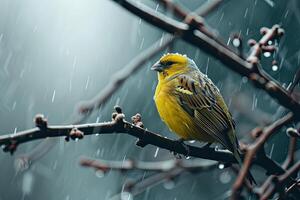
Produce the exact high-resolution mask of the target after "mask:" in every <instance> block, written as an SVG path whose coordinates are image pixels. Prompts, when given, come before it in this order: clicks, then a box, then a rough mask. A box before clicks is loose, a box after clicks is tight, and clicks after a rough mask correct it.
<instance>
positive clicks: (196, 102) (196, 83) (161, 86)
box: [151, 53, 254, 182]
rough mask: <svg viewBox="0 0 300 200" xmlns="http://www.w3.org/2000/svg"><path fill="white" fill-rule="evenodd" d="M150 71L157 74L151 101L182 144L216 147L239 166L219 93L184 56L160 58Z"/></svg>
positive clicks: (231, 125)
mask: <svg viewBox="0 0 300 200" xmlns="http://www.w3.org/2000/svg"><path fill="white" fill-rule="evenodd" d="M151 69H152V70H155V71H157V72H158V84H157V87H156V91H155V95H154V101H155V104H156V107H157V110H158V113H159V115H160V117H161V119H162V120H163V121H164V122H165V123H166V125H167V126H168V127H169V128H170V130H171V131H173V132H175V133H176V134H177V135H178V136H179V137H180V138H181V139H182V140H198V141H202V142H207V143H215V142H217V143H220V144H222V145H223V146H224V147H225V148H227V149H228V150H229V151H231V152H232V153H233V155H234V157H235V158H236V160H237V161H238V163H239V164H240V165H242V160H241V157H240V153H239V146H238V140H237V138H236V135H235V131H234V129H235V125H234V121H233V119H232V116H231V114H230V112H229V110H228V108H227V106H226V104H225V102H224V99H223V97H222V95H221V93H220V91H219V89H218V88H217V87H216V86H215V85H214V84H213V82H212V81H211V80H210V79H209V78H208V77H207V76H206V75H204V74H203V73H202V72H200V70H199V69H198V67H197V65H196V64H195V62H194V61H193V60H192V59H190V58H188V57H187V56H185V55H181V54H178V53H170V54H166V55H164V56H162V57H161V58H160V60H159V61H158V62H157V63H155V64H154V65H153V66H152V67H151ZM249 180H250V181H251V182H252V181H254V179H253V178H252V176H251V177H250V178H249Z"/></svg>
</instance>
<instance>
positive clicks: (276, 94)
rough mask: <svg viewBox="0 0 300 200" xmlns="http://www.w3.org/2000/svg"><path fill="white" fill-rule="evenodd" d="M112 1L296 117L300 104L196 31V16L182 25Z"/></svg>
mask: <svg viewBox="0 0 300 200" xmlns="http://www.w3.org/2000/svg"><path fill="white" fill-rule="evenodd" d="M114 1H115V2H116V3H118V4H120V5H121V6H122V7H123V8H125V9H127V10H128V11H130V12H131V13H133V14H135V15H137V16H139V17H141V18H142V19H144V20H145V21H147V22H149V23H150V24H152V25H154V26H156V27H158V28H161V29H162V30H164V31H166V32H169V33H171V34H174V35H176V36H178V37H180V38H182V39H183V40H185V41H186V42H188V43H190V44H192V45H194V46H196V47H198V48H200V49H201V50H203V51H204V52H206V53H208V54H210V55H211V56H213V57H215V58H216V59H218V60H219V61H220V62H222V63H223V64H224V65H225V66H227V67H228V68H230V69H231V70H233V71H235V72H237V73H239V74H240V75H242V76H246V77H248V78H249V79H250V80H251V81H252V82H253V83H254V85H255V86H256V87H257V88H260V89H263V90H265V91H266V92H267V93H268V94H269V95H270V96H271V97H273V98H274V99H276V100H277V101H278V102H279V103H280V104H281V105H283V106H284V107H286V108H288V109H290V110H291V111H292V112H294V114H295V115H296V117H297V118H298V114H299V113H300V112H299V111H300V104H299V103H298V102H297V101H296V100H295V99H294V98H293V97H292V96H291V95H290V94H289V93H288V92H287V91H286V90H285V89H284V88H283V87H281V86H280V85H279V84H278V83H277V82H276V80H274V79H273V78H272V77H270V76H269V75H267V74H266V73H265V72H263V71H262V70H258V68H257V65H255V64H254V63H250V62H248V61H247V60H245V59H243V58H241V57H240V56H239V55H237V54H236V53H235V52H234V51H233V50H230V49H228V48H226V47H225V45H222V44H220V43H219V42H217V41H218V40H217V38H213V37H211V35H207V34H205V32H201V31H200V30H198V27H199V25H200V24H203V23H202V20H201V19H202V18H199V16H197V15H195V14H191V15H189V17H188V18H189V20H188V21H186V22H185V23H182V22H178V21H176V20H174V19H171V18H169V17H167V16H165V15H163V14H160V13H157V12H155V11H154V10H153V9H151V8H149V7H147V6H145V5H142V4H135V3H133V2H132V1H130V0H120V1H117V0H114ZM270 30H271V31H273V30H277V31H276V32H277V35H278V36H280V35H281V32H280V31H279V32H278V30H279V29H277V28H276V27H275V28H271V29H270ZM270 35H272V34H270ZM266 38H267V37H266Z"/></svg>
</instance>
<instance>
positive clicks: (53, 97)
mask: <svg viewBox="0 0 300 200" xmlns="http://www.w3.org/2000/svg"><path fill="white" fill-rule="evenodd" d="M54 99H55V90H54V91H53V94H52V99H51V102H52V103H53V102H54Z"/></svg>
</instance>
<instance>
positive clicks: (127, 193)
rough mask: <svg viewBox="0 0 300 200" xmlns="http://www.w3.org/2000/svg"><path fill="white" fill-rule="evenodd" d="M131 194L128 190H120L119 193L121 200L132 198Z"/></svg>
mask: <svg viewBox="0 0 300 200" xmlns="http://www.w3.org/2000/svg"><path fill="white" fill-rule="evenodd" d="M132 199H133V197H132V194H131V193H130V192H122V193H121V200H132Z"/></svg>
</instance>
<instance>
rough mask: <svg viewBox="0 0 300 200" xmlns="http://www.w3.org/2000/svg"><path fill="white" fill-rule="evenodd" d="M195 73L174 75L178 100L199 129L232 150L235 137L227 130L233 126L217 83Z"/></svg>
mask: <svg viewBox="0 0 300 200" xmlns="http://www.w3.org/2000/svg"><path fill="white" fill-rule="evenodd" d="M195 73H196V72H194V76H193V77H192V78H191V77H190V76H189V75H179V76H178V77H176V78H177V80H178V81H177V82H178V86H177V89H176V95H178V97H179V98H178V99H179V101H180V104H181V106H182V107H183V109H184V110H186V111H187V113H189V115H190V116H192V117H193V118H194V120H195V121H196V123H197V125H198V126H199V128H200V129H201V131H205V133H206V134H208V135H210V136H212V137H213V138H214V139H215V140H216V141H218V142H220V143H221V144H222V145H224V146H225V147H226V148H227V149H228V150H230V151H233V148H234V146H235V145H236V138H235V136H234V135H229V134H228V132H229V131H233V129H234V127H233V120H232V118H231V115H230V113H229V112H228V109H227V106H226V105H225V103H224V100H223V98H222V96H221V94H220V93H219V90H218V89H217V88H216V86H215V85H213V83H212V82H211V81H210V80H209V79H208V78H207V77H205V76H203V75H202V74H200V72H198V71H197V73H196V74H195ZM230 137H234V138H230ZM232 139H233V140H232ZM233 141H234V142H233Z"/></svg>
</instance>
